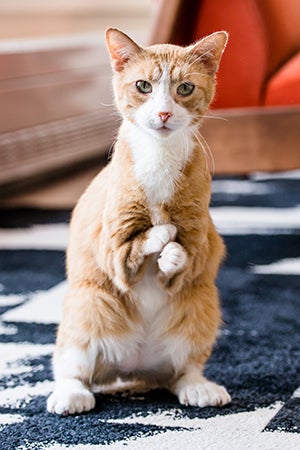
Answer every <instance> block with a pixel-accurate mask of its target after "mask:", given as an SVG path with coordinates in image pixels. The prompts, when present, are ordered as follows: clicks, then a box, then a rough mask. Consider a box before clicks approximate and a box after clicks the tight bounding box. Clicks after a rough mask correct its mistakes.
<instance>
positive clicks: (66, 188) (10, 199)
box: [0, 164, 103, 209]
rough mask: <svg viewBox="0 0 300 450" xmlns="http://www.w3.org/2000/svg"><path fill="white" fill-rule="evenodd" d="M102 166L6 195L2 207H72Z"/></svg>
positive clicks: (1, 201)
mask: <svg viewBox="0 0 300 450" xmlns="http://www.w3.org/2000/svg"><path fill="white" fill-rule="evenodd" d="M101 167H103V166H101V164H99V165H95V166H94V167H90V168H87V169H84V170H81V171H76V172H75V173H74V174H73V175H66V176H62V177H59V178H57V179H55V180H53V181H48V182H46V183H43V184H37V185H36V186H35V187H33V188H31V189H30V188H27V189H26V190H25V192H23V193H15V194H13V195H12V194H10V195H6V197H5V198H3V199H2V200H0V208H50V209H52V208H53V209H72V208H73V207H74V206H75V204H76V202H77V200H78V198H79V197H80V195H81V194H82V193H83V191H84V190H85V188H86V187H87V186H88V184H89V183H90V181H91V180H92V179H93V178H94V176H95V175H96V174H97V173H98V172H99V170H100V169H101Z"/></svg>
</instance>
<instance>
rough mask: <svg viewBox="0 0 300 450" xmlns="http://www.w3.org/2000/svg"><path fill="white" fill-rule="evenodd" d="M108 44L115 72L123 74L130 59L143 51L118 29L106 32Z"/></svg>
mask: <svg viewBox="0 0 300 450" xmlns="http://www.w3.org/2000/svg"><path fill="white" fill-rule="evenodd" d="M106 44H107V48H108V51H109V54H110V59H111V64H112V67H113V69H114V70H116V71H117V72H122V70H123V69H124V67H125V65H126V63H127V62H128V61H129V59H130V58H131V57H132V56H133V55H135V54H137V53H139V52H141V51H142V48H141V47H139V46H138V45H137V44H136V43H135V42H134V41H133V40H132V39H131V38H130V37H129V36H127V34H125V33H123V32H122V31H120V30H118V29H117V28H108V30H106Z"/></svg>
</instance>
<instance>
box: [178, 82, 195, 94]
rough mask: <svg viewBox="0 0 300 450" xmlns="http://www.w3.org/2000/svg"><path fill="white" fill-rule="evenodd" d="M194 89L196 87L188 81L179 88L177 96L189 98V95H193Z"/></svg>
mask: <svg viewBox="0 0 300 450" xmlns="http://www.w3.org/2000/svg"><path fill="white" fill-rule="evenodd" d="M194 89H195V85H194V84H192V83H189V82H188V81H186V82H185V83H182V84H180V85H179V86H178V88H177V94H179V95H182V96H183V97H187V96H188V95H191V93H192V92H193V90H194Z"/></svg>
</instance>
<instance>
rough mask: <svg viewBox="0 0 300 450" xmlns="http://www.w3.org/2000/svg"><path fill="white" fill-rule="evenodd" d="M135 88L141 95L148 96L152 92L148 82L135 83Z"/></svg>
mask: <svg viewBox="0 0 300 450" xmlns="http://www.w3.org/2000/svg"><path fill="white" fill-rule="evenodd" d="M136 87H137V90H138V91H139V92H141V93H142V94H149V93H150V92H152V86H151V84H150V83H148V81H144V80H139V81H137V82H136Z"/></svg>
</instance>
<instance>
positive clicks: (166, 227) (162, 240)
mask: <svg viewBox="0 0 300 450" xmlns="http://www.w3.org/2000/svg"><path fill="white" fill-rule="evenodd" d="M176 234H177V228H176V227H175V225H173V224H171V223H166V224H163V225H155V226H154V227H152V228H150V230H149V231H148V236H147V239H146V241H145V244H144V254H145V255H152V254H154V253H160V252H161V251H162V250H163V248H164V247H165V245H166V244H168V242H170V241H173V240H174V239H175V237H176Z"/></svg>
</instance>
